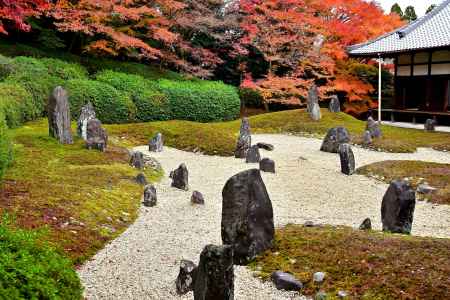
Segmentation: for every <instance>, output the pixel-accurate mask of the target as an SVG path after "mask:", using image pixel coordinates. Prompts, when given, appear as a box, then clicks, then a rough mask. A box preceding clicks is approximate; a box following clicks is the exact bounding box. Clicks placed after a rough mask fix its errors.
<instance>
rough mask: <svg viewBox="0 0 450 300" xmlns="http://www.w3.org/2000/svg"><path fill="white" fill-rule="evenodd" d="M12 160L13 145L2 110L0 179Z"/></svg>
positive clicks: (0, 118)
mask: <svg viewBox="0 0 450 300" xmlns="http://www.w3.org/2000/svg"><path fill="white" fill-rule="evenodd" d="M11 161H12V146H11V140H10V138H9V135H8V126H7V125H6V120H5V115H4V113H3V111H1V110H0V179H2V177H3V175H4V174H5V171H6V169H7V168H8V166H9V164H10V163H11Z"/></svg>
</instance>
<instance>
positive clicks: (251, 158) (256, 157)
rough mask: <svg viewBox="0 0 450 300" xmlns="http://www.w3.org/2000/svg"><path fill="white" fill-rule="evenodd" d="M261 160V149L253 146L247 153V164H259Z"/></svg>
mask: <svg viewBox="0 0 450 300" xmlns="http://www.w3.org/2000/svg"><path fill="white" fill-rule="evenodd" d="M260 160H261V154H260V153H259V147H258V146H257V145H254V146H251V147H250V149H248V151H247V155H246V157H245V162H246V163H259V161H260Z"/></svg>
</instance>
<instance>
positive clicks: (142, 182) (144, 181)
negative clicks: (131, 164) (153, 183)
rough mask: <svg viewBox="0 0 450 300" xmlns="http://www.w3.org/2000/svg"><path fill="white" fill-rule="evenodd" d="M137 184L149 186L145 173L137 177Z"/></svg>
mask: <svg viewBox="0 0 450 300" xmlns="http://www.w3.org/2000/svg"><path fill="white" fill-rule="evenodd" d="M135 180H136V182H137V183H138V184H140V185H147V184H148V182H147V178H146V177H145V175H144V174H143V173H139V174H138V175H137V176H136V179H135Z"/></svg>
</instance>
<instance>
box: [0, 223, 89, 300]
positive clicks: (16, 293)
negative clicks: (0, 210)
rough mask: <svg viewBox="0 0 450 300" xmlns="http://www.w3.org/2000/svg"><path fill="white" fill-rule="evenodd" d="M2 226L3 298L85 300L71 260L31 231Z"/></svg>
mask: <svg viewBox="0 0 450 300" xmlns="http://www.w3.org/2000/svg"><path fill="white" fill-rule="evenodd" d="M5 223H6V222H5V221H3V222H2V223H0V299H74V300H79V299H81V298H82V291H83V289H82V286H81V283H80V279H79V278H78V275H77V273H76V272H75V270H74V268H73V266H72V263H71V262H70V260H68V259H66V258H64V257H63V256H61V255H60V254H58V253H57V252H56V251H55V250H54V249H52V248H51V247H49V246H48V245H46V244H44V243H42V242H39V241H38V235H37V234H36V233H34V232H31V231H26V230H20V229H11V228H10V227H9V226H8V224H5Z"/></svg>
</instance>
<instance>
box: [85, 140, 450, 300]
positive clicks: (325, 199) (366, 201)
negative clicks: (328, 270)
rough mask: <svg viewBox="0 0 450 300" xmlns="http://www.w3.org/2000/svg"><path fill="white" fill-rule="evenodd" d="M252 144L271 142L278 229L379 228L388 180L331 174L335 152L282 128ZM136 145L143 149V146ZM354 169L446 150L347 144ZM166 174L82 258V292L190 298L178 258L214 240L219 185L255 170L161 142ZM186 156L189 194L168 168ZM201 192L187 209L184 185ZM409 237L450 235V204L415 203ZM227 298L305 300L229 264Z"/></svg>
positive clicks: (269, 181)
mask: <svg viewBox="0 0 450 300" xmlns="http://www.w3.org/2000/svg"><path fill="white" fill-rule="evenodd" d="M253 139H254V142H258V141H261V142H262V141H263V142H267V143H271V144H273V145H275V151H273V152H266V151H264V150H262V154H263V156H264V157H270V158H272V159H274V160H275V162H276V164H277V174H276V175H274V174H263V179H264V181H265V183H266V186H267V189H268V191H269V194H270V196H271V199H272V203H273V207H274V215H275V223H276V226H281V225H284V224H287V223H297V224H303V223H304V222H305V221H313V222H314V223H323V224H333V225H349V226H354V227H357V226H359V224H360V223H361V221H362V220H363V219H365V218H366V217H370V218H371V219H372V226H373V227H374V228H375V229H377V230H380V229H381V221H380V206H381V199H382V197H383V194H384V192H385V191H386V189H387V185H386V184H383V183H380V182H377V181H375V180H373V179H369V178H366V177H364V176H360V175H353V176H350V177H349V176H345V175H343V174H341V173H340V172H339V170H340V165H339V158H338V155H336V154H328V153H323V152H320V151H319V150H318V149H319V148H320V144H321V141H320V140H318V139H312V138H301V137H296V136H287V135H256V136H253ZM137 149H138V150H140V151H142V152H144V153H148V152H147V147H138V148H137ZM354 152H355V157H356V162H357V165H358V166H361V165H365V164H369V163H372V162H376V161H383V160H391V159H395V160H405V159H406V160H424V161H432V162H441V163H444V162H446V163H450V154H447V153H442V152H437V151H433V150H429V149H419V150H418V152H417V153H414V154H391V153H380V152H373V151H369V150H365V149H361V148H354ZM150 155H151V156H153V157H155V158H156V159H157V160H158V161H160V163H161V164H162V166H163V168H164V170H165V171H166V176H165V178H164V179H163V180H162V181H161V182H160V183H159V184H157V186H156V188H157V191H158V205H157V206H156V207H154V208H141V212H140V216H139V218H138V219H137V221H136V222H135V223H134V224H133V225H131V226H130V227H129V228H128V230H127V231H126V232H125V233H124V234H123V235H121V236H120V237H119V238H117V239H116V240H114V241H112V242H111V243H110V244H109V245H107V246H106V247H105V248H104V249H103V250H102V251H100V252H99V253H97V255H95V257H94V258H93V259H92V260H91V261H89V262H87V263H86V264H85V265H84V266H83V267H82V268H81V269H80V270H79V274H80V277H81V279H82V282H83V284H84V286H85V289H86V291H85V295H86V297H87V299H192V298H193V296H192V293H190V294H188V295H186V296H183V297H179V296H177V295H176V292H175V286H174V281H175V278H176V277H177V275H178V270H179V262H180V260H181V259H189V260H192V261H194V262H198V259H199V255H200V252H201V250H202V249H203V247H204V246H205V245H206V244H221V238H220V221H221V201H222V197H221V191H222V188H223V186H224V184H225V182H226V180H227V179H228V178H229V177H231V176H232V175H234V174H236V173H238V172H239V171H242V170H245V169H248V168H251V167H257V165H248V164H245V162H244V161H242V160H238V159H234V158H230V157H213V156H205V155H201V154H194V153H189V152H184V151H179V150H176V149H171V148H167V147H166V148H165V150H164V152H162V153H151V154H150ZM183 162H184V163H185V164H186V165H187V167H188V169H189V176H190V178H189V180H190V187H191V189H190V191H189V192H185V191H179V190H176V189H174V188H171V187H170V182H171V181H170V179H169V178H168V173H169V172H170V170H173V169H175V168H176V167H178V165H179V164H180V163H183ZM194 190H199V191H200V192H202V193H203V194H204V196H205V201H206V205H205V206H192V205H191V204H190V201H189V200H190V196H191V193H192V191H194ZM412 234H414V235H420V236H435V237H446V238H450V206H446V205H433V204H428V203H424V202H418V203H417V205H416V211H415V215H414V224H413V232H412ZM235 275H236V282H235V299H267V300H269V299H304V297H303V296H301V295H299V294H297V293H286V292H280V291H278V290H276V289H275V288H274V287H273V285H272V284H271V283H267V282H266V283H263V282H262V281H260V280H259V279H257V278H254V277H253V275H252V272H251V271H249V270H248V269H247V268H245V267H236V269H235Z"/></svg>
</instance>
